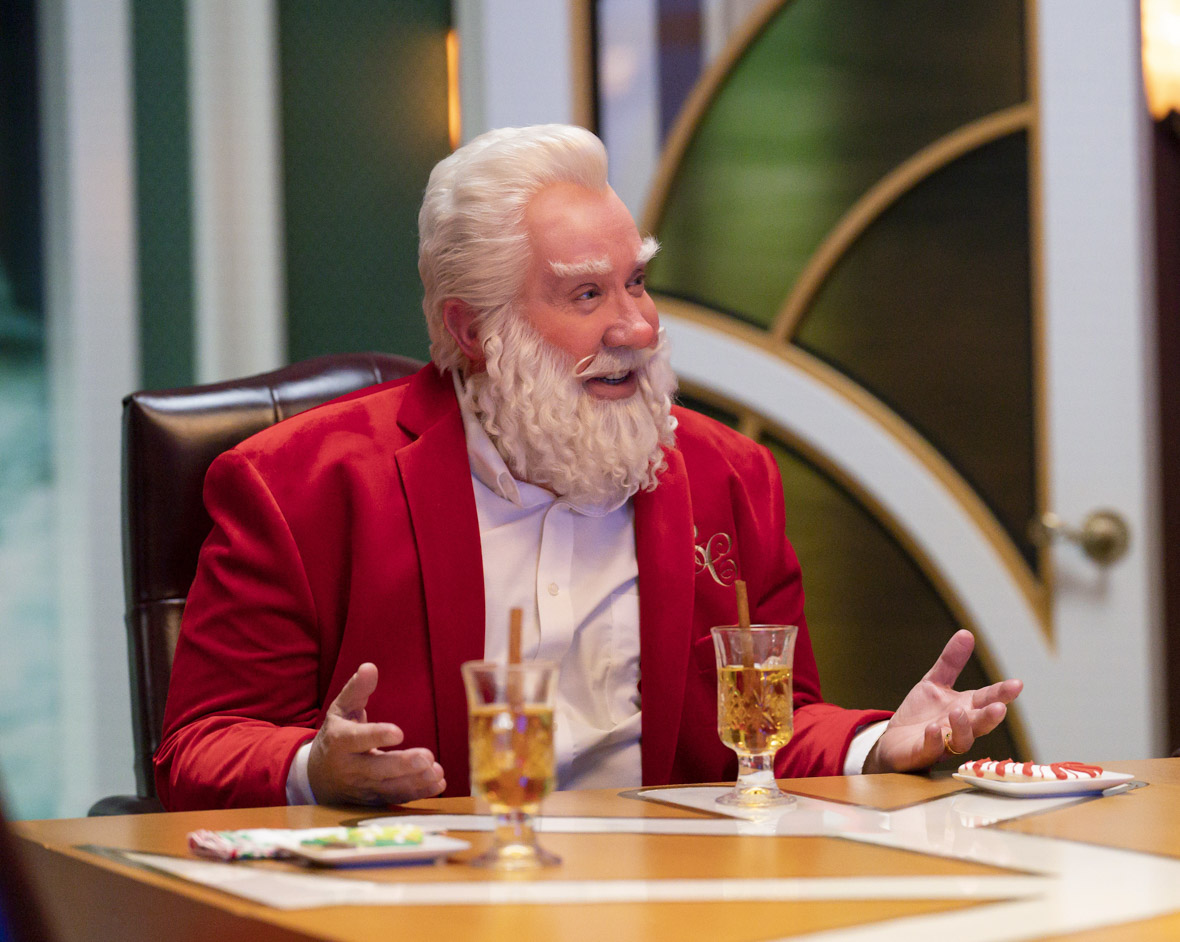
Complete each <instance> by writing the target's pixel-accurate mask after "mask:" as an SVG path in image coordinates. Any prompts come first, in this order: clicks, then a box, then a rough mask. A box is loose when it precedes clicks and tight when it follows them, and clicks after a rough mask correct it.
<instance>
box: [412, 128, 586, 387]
mask: <svg viewBox="0 0 1180 942" xmlns="http://www.w3.org/2000/svg"><path fill="white" fill-rule="evenodd" d="M551 183H575V184H578V185H579V186H584V187H587V188H588V189H593V190H602V189H605V187H606V186H607V179H606V148H604V147H603V145H602V142H601V141H600V140H599V139H598V138H597V137H595V136H594V135H593V134H591V133H590V132H589V131H587V130H586V129H585V128H579V127H572V126H570V125H563V124H543V125H536V126H534V127H527V128H500V129H499V130H495V131H488V132H487V133H486V134H481V135H480V136H479V137H477V138H475V139H474V140H472V141H470V142H469V143H467V144H465V145H463V146H462V147H460V148H459V149H458V150H456V151H455V152H454V153H453V154H451V155H450V156H449V157H446V158H444V159H443V160H441V161H439V163H438V164H437V165H436V166H435V168H434V170H432V171H431V173H430V180H429V182H428V183H427V184H426V194H425V196H424V197H423V199H422V209H421V210H420V212H419V213H418V273H419V275H420V276H421V278H422V285H423V287H424V288H425V291H426V293H425V296H424V298H423V300H422V308H423V311H424V312H425V314H426V326H427V329H428V330H429V331H430V356H431V359H432V360H434V362H435V364H436V365H437V366H438V367H439V369H441V370H456V371H459V372H460V373H466V368H467V366H468V362H467V357H466V356H465V355H464V354H463V352H462V350H460V349H459V345H458V344H457V343H456V342H455V339H454V338H453V337H452V336H451V335H450V333H449V332H448V331H447V328H446V325H445V324H444V323H443V302H444V301H445V300H446V299H447V298H459V299H461V300H463V301H465V302H466V303H467V304H469V305H471V306H472V308H474V309H475V312H476V318H475V328H476V333H477V336H479V337H480V338H481V339H483V338H485V336H486V330H485V329H484V328H485V325H486V322H487V320H488V318H489V317H492V316H493V315H494V314H496V313H497V312H499V311H502V310H504V309H505V308H506V307H507V306H509V305H510V304H512V302H513V301H514V300H515V299H516V297H517V295H518V294H519V293H520V291H521V288H522V287H523V284H524V278H525V275H526V273H527V271H528V267H529V259H530V254H529V253H530V251H531V249H530V246H529V241H528V233H527V231H526V229H525V225H524V214H525V209H526V208H527V207H528V204H529V201H530V200H531V199H532V198H533V196H535V195H536V194H537V192H538V191H539V190H541V189H542V188H543V187H545V186H548V185H549V184H551Z"/></svg>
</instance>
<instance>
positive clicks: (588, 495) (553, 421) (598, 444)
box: [463, 311, 676, 506]
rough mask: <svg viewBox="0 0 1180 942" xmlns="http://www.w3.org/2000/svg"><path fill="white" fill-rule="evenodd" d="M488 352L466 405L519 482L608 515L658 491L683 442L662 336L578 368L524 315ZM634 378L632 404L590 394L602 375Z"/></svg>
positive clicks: (512, 319)
mask: <svg viewBox="0 0 1180 942" xmlns="http://www.w3.org/2000/svg"><path fill="white" fill-rule="evenodd" d="M505 313H506V316H505V317H504V324H503V327H502V328H501V329H500V330H494V329H493V330H492V331H490V336H489V338H488V339H487V340H486V341H485V343H484V353H485V356H486V357H487V371H486V372H482V373H476V374H473V375H472V376H470V377H469V378H468V379H467V382H466V383H465V385H464V390H463V399H464V401H465V404H466V405H467V406H468V407H469V408H470V409H471V410H472V411H473V412H474V414H475V415H476V416H478V418H479V421H480V424H481V425H483V428H484V430H485V431H486V432H487V433H488V437H489V438H491V440H492V442H493V444H494V445H495V446H496V450H497V451H499V453H500V455H501V457H502V458H503V459H504V462H505V464H507V465H508V468H509V470H510V471H511V472H512V475H513V477H515V478H516V479H517V480H519V481H527V482H528V483H530V484H535V485H538V486H540V487H544V488H547V489H549V490H550V491H552V492H553V493H555V494H557V495H558V496H560V497H565V498H568V499H569V500H570V501H571V502H572V503H574V504H578V505H583V506H585V505H591V506H603V505H607V506H609V505H613V504H617V503H618V502H619V501H621V500H626V499H627V498H629V497H631V496H632V495H633V494H635V493H636V492H637V491H639V490H652V489H653V488H655V486H656V484H657V483H658V478H659V475H660V472H662V471H663V470H664V468H665V467H667V459H666V458H665V457H664V448H670V447H672V445H673V444H674V443H675V440H676V436H675V431H676V419H675V418H673V417H672V415H671V408H672V395H673V393H675V391H676V377H675V375H674V374H673V372H672V367H671V365H670V364H669V362H668V352H667V344H666V343H665V341H664V339H663V335H662V332H661V337H660V341H659V344H658V345H657V346H656V347H655V348H654V349H651V348H649V349H646V350H629V349H619V350H604V351H602V352H601V353H599V354H597V355H596V356H594V357H593V358H592V359H591V360H590V362H589V364H588V365H586V366H584V367H583V368H581V369H578V367H581V366H582V363H584V362H585V361H582V362H580V363H579V364H577V365H575V364H573V363H571V362H570V358H569V357H568V356H567V355H566V354H565V353H564V352H563V351H561V350H558V349H557V348H555V347H553V346H552V345H551V344H549V343H547V342H546V341H545V340H544V339H543V338H542V337H541V336H540V335H539V334H538V333H537V332H536V331H535V330H534V329H533V328H532V326H531V325H529V324H528V323H527V322H525V320H524V318H522V317H520V316H519V315H518V314H517V313H516V312H514V311H508V312H505ZM623 370H634V371H635V372H636V376H637V379H638V390H637V391H636V393H635V394H634V395H632V396H630V397H628V398H626V399H620V400H605V399H598V398H596V397H595V396H592V395H590V394H589V393H588V392H587V391H586V389H585V386H584V385H583V383H584V382H585V380H587V379H589V378H591V377H594V376H607V375H611V374H617V373H619V372H620V371H623Z"/></svg>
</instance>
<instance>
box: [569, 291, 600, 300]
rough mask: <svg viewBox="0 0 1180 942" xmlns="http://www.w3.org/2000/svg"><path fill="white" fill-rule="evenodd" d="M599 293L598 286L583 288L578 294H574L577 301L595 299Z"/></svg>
mask: <svg viewBox="0 0 1180 942" xmlns="http://www.w3.org/2000/svg"><path fill="white" fill-rule="evenodd" d="M598 295H599V291H598V289H597V288H583V289H582V290H581V291H579V292H578V293H577V294H576V295H574V300H575V301H593V300H594V299H595V298H596V297H598Z"/></svg>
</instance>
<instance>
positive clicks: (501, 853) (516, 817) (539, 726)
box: [461, 661, 561, 870]
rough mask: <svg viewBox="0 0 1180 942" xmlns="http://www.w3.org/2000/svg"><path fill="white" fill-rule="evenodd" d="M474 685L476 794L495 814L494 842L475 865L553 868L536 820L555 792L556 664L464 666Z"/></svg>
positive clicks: (470, 700) (467, 682) (470, 698)
mask: <svg viewBox="0 0 1180 942" xmlns="http://www.w3.org/2000/svg"><path fill="white" fill-rule="evenodd" d="M461 670H462V672H463V685H464V687H465V688H466V690H467V720H468V734H467V735H468V743H469V746H470V750H471V794H472V795H474V796H475V797H476V798H482V799H484V800H485V801H486V802H487V803H488V805H489V807H490V809H491V812H492V814H493V815H494V816H495V819H496V820H495V829H494V831H493V833H492V846H491V847H490V848H488V850H487V851H486V852H485V853H484V854H482V855H481V856H479V857H476V858H475V859H474V860H472V861H471V863H472V864H473V865H474V866H477V867H491V868H494V869H497V870H529V869H533V868H536V867H547V866H553V865H555V864H558V863H560V862H561V860H560V858H558V857H556V856H555V855H553V854H551V853H549V852H548V851H546V850H544V849H543V848H541V847H540V846H539V845H538V844H537V836H536V833H535V828H534V821H535V818H536V817H537V815H538V814H539V813H540V808H541V799H542V798H544V797H545V796H546V795H548V794H549V792H551V791H552V790H553V782H554V760H553V701H554V696H555V694H556V691H557V665H556V664H554V663H552V662H549V661H531V662H528V663H522V664H500V663H496V662H493V661H468V662H467V663H465V664H463V665H462V668H461Z"/></svg>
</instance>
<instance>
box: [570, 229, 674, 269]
mask: <svg viewBox="0 0 1180 942" xmlns="http://www.w3.org/2000/svg"><path fill="white" fill-rule="evenodd" d="M659 250H660V243H659V242H657V241H656V240H655V239H653V238H652V237H651V236H648V237H647V238H646V239H644V240H643V242H642V243H641V244H640V246H639V252H638V253H637V254H636V256H635V264H636V266H643V265H646V264H647V263H648V262H650V261H651V260H652V258H653V257H654V256H655V254H656V252H658V251H659ZM611 268H612V265H611V262H610V259H609V258H607V257H606V256H605V255H604V256H601V257H600V258H583V259H579V260H578V261H576V262H559V261H556V260H553V259H551V260H550V262H549V269H550V271H552V272H553V274H555V275H556V276H557V277H558V278H572V277H574V276H576V275H605V274H608V273H609V272H610V271H611Z"/></svg>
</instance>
